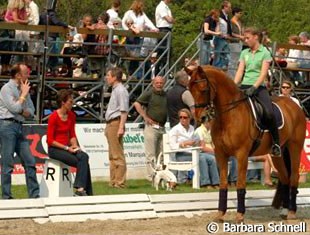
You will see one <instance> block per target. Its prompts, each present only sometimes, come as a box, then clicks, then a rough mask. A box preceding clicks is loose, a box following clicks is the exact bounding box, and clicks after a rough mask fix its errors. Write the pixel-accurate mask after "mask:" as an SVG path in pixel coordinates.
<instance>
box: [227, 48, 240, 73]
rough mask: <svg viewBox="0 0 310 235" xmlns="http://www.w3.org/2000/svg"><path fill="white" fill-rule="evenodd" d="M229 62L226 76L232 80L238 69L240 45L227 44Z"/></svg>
mask: <svg viewBox="0 0 310 235" xmlns="http://www.w3.org/2000/svg"><path fill="white" fill-rule="evenodd" d="M228 46H229V51H230V61H229V66H228V74H229V76H230V78H231V79H234V77H235V74H236V71H237V69H238V64H239V58H240V54H241V50H242V44H241V43H239V42H238V43H229V45H228Z"/></svg>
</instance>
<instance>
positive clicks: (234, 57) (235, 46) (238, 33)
mask: <svg viewBox="0 0 310 235" xmlns="http://www.w3.org/2000/svg"><path fill="white" fill-rule="evenodd" d="M232 14H233V17H232V18H231V21H230V22H231V32H232V39H231V43H229V50H230V61H229V75H230V76H231V77H232V78H234V77H235V73H236V70H237V68H238V62H239V57H240V53H241V50H242V47H243V40H244V36H243V30H244V29H243V24H242V21H241V17H242V15H243V11H242V9H241V8H239V7H234V8H233V9H232Z"/></svg>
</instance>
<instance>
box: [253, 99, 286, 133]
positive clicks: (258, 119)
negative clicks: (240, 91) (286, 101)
mask: <svg viewBox="0 0 310 235" xmlns="http://www.w3.org/2000/svg"><path fill="white" fill-rule="evenodd" d="M248 100H249V103H250V107H251V111H252V113H253V115H254V119H255V125H256V127H257V128H258V129H259V130H260V131H265V132H267V131H268V129H267V126H266V125H265V124H264V123H263V116H262V114H260V115H259V114H258V111H257V110H256V109H255V105H254V104H253V100H252V99H250V98H249V99H248ZM257 104H258V105H259V106H261V104H259V103H257ZM272 108H273V115H274V117H275V119H276V124H277V127H278V129H279V130H280V129H282V128H283V126H284V117H283V113H282V110H281V108H280V107H279V105H277V104H276V103H274V102H272Z"/></svg>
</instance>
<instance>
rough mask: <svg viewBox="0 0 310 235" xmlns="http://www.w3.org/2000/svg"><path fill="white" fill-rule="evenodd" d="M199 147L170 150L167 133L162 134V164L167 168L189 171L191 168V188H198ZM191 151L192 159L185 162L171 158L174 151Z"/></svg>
mask: <svg viewBox="0 0 310 235" xmlns="http://www.w3.org/2000/svg"><path fill="white" fill-rule="evenodd" d="M200 149H201V148H200V147H191V148H180V149H175V150H172V149H171V148H170V145H169V136H168V134H164V135H163V156H164V165H166V167H167V168H168V169H169V170H178V171H189V170H193V171H194V175H193V179H192V182H193V188H195V189H199V188H200V182H199V179H200V172H199V152H200ZM184 151H186V152H187V151H191V152H192V161H187V162H177V161H175V160H173V158H174V156H175V153H177V152H184Z"/></svg>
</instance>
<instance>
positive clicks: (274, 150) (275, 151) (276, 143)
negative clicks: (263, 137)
mask: <svg viewBox="0 0 310 235" xmlns="http://www.w3.org/2000/svg"><path fill="white" fill-rule="evenodd" d="M269 131H270V134H271V137H272V146H271V154H272V156H273V157H281V146H280V138H279V132H278V128H277V124H276V120H275V118H274V117H272V118H270V124H269Z"/></svg>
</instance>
